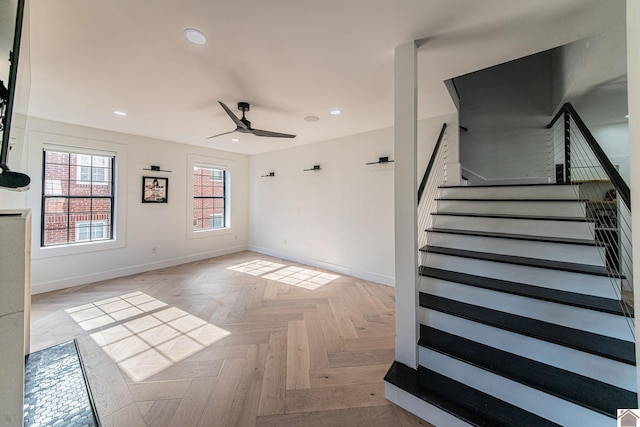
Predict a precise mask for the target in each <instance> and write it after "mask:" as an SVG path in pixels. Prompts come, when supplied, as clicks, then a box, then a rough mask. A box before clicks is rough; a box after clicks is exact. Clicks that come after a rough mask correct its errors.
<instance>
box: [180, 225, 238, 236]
mask: <svg viewBox="0 0 640 427" xmlns="http://www.w3.org/2000/svg"><path fill="white" fill-rule="evenodd" d="M228 234H233V229H232V228H231V227H225V228H214V229H211V230H198V231H193V230H190V231H189V232H187V239H203V238H207V237H215V236H226V235H228Z"/></svg>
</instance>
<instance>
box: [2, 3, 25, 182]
mask: <svg viewBox="0 0 640 427" xmlns="http://www.w3.org/2000/svg"><path fill="white" fill-rule="evenodd" d="M24 2H25V0H8V1H2V2H0V80H2V84H1V85H0V115H1V121H0V130H1V131H2V146H0V188H6V189H10V190H18V191H24V190H28V189H29V185H30V183H31V179H30V178H29V176H28V175H25V174H23V173H20V172H14V171H11V170H10V169H9V166H8V165H7V162H8V156H9V147H10V142H11V124H12V119H13V117H14V105H15V99H16V82H17V79H18V58H19V54H20V42H21V38H22V22H23V16H24ZM5 58H6V59H8V61H7V62H4V59H5ZM3 63H4V64H9V65H8V67H6V68H5V65H1V64H3Z"/></svg>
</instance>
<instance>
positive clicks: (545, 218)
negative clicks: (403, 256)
mask: <svg viewBox="0 0 640 427" xmlns="http://www.w3.org/2000/svg"><path fill="white" fill-rule="evenodd" d="M431 215H446V216H467V217H473V218H501V219H530V220H536V221H563V222H595V220H594V219H592V218H586V217H570V216H541V215H515V214H485V213H475V212H446V211H438V212H432V213H431Z"/></svg>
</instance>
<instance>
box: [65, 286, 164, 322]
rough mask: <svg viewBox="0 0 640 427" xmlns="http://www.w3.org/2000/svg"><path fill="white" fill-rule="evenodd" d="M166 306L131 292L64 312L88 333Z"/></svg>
mask: <svg viewBox="0 0 640 427" xmlns="http://www.w3.org/2000/svg"><path fill="white" fill-rule="evenodd" d="M166 305H167V304H165V303H164V302H162V301H159V300H157V299H155V298H153V297H150V296H149V295H147V294H144V293H142V292H133V293H130V294H126V295H121V296H118V297H113V298H107V299H104V300H101V301H96V302H92V303H89V304H84V305H81V306H78V307H73V308H69V309H67V310H65V311H66V312H67V314H69V316H71V318H72V319H73V320H75V321H76V323H77V324H78V325H80V327H81V328H82V329H84V330H85V331H89V330H92V329H96V328H100V327H103V326H107V325H110V324H112V323H116V322H119V321H121V320H124V319H129V318H131V317H135V316H138V315H141V314H144V313H148V312H150V311H153V310H157V309H158V308H161V307H165V306H166Z"/></svg>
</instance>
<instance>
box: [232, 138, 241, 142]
mask: <svg viewBox="0 0 640 427" xmlns="http://www.w3.org/2000/svg"><path fill="white" fill-rule="evenodd" d="M231 141H233V142H238V141H240V140H239V139H238V138H231Z"/></svg>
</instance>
